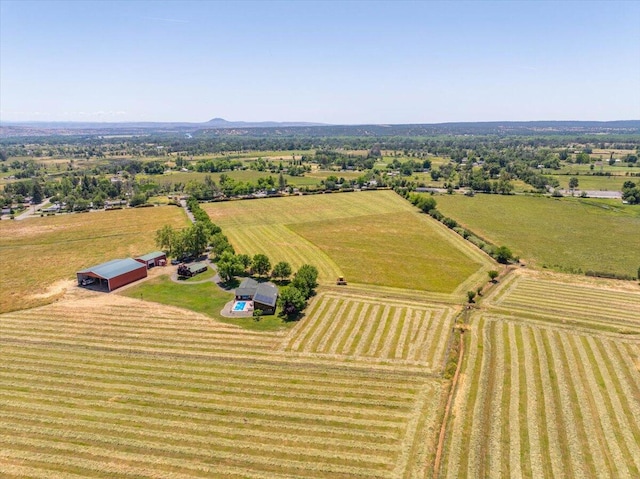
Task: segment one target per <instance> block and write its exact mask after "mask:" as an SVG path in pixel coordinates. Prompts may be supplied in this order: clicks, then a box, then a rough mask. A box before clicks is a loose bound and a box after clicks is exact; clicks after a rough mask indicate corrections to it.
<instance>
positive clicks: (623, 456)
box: [443, 316, 640, 477]
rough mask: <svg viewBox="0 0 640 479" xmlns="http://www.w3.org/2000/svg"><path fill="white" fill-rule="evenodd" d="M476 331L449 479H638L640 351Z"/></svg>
mask: <svg viewBox="0 0 640 479" xmlns="http://www.w3.org/2000/svg"><path fill="white" fill-rule="evenodd" d="M474 323H475V324H476V327H475V328H474V329H473V330H472V334H471V340H470V348H469V355H468V357H467V358H466V360H465V364H464V368H463V371H464V372H465V376H464V377H463V380H462V384H461V386H460V388H459V390H458V393H457V396H456V402H455V409H454V411H455V412H454V414H453V418H452V419H451V422H450V427H449V437H448V442H447V455H448V456H447V462H446V469H445V470H443V475H444V476H446V477H478V476H482V477H516V476H517V477H521V476H525V477H638V475H639V474H640V400H639V397H638V396H637V395H635V394H637V392H638V391H639V389H638V383H637V379H636V378H634V376H635V377H637V375H638V369H637V367H636V368H635V369H634V363H633V359H632V358H631V357H630V355H629V349H628V348H632V349H634V350H635V348H637V347H638V343H637V342H633V341H628V342H627V343H625V346H623V347H620V346H619V341H614V340H611V339H609V338H607V337H606V336H599V335H593V334H585V333H578V332H569V331H566V330H564V329H558V328H553V327H541V326H531V325H528V324H525V323H521V322H518V321H511V320H506V319H501V318H498V317H495V316H494V317H492V316H488V317H487V316H482V317H481V318H476V319H475V320H474Z"/></svg>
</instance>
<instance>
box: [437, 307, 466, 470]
mask: <svg viewBox="0 0 640 479" xmlns="http://www.w3.org/2000/svg"><path fill="white" fill-rule="evenodd" d="M459 314H460V315H462V314H463V313H462V312H461V313H459ZM456 319H457V318H456ZM456 319H454V322H455V321H456ZM465 319H466V318H465ZM465 323H466V321H465ZM453 336H454V335H453V334H452V335H451V337H452V338H453ZM450 346H451V342H450V344H449V347H450ZM448 352H449V348H447V353H448ZM447 356H448V354H445V361H446V357H447ZM463 359H464V330H462V329H461V330H460V352H459V353H458V364H457V365H456V372H455V373H454V375H453V380H452V382H451V387H450V390H449V397H448V398H447V405H446V406H445V409H444V415H443V417H442V424H441V426H440V433H439V434H438V447H437V448H436V457H435V461H434V464H433V478H434V479H437V478H438V477H440V464H441V462H442V453H443V450H444V442H445V439H446V436H447V423H448V422H449V417H450V415H451V406H452V404H453V400H454V398H455V395H456V391H457V388H458V380H459V378H460V370H461V369H462V362H463Z"/></svg>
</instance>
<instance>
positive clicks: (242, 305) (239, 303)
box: [233, 301, 247, 311]
mask: <svg viewBox="0 0 640 479" xmlns="http://www.w3.org/2000/svg"><path fill="white" fill-rule="evenodd" d="M246 305H247V302H246V301H236V304H234V305H233V310H234V311H244V308H245V306H246Z"/></svg>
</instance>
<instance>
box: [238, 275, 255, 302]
mask: <svg viewBox="0 0 640 479" xmlns="http://www.w3.org/2000/svg"><path fill="white" fill-rule="evenodd" d="M256 289H258V282H257V281H256V280H255V279H251V278H245V279H243V280H242V283H240V286H239V287H238V288H237V289H236V296H251V297H252V298H253V295H254V294H256Z"/></svg>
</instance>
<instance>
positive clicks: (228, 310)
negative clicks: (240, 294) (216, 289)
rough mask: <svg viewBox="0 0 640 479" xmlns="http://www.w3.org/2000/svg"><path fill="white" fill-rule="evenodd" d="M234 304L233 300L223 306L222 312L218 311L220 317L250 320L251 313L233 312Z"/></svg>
mask: <svg viewBox="0 0 640 479" xmlns="http://www.w3.org/2000/svg"><path fill="white" fill-rule="evenodd" d="M235 303H236V300H235V299H233V300H231V301H229V302H228V303H227V304H225V305H224V308H222V311H220V315H221V316H224V317H225V318H250V317H251V316H253V311H234V310H233V305H234V304H235Z"/></svg>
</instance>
